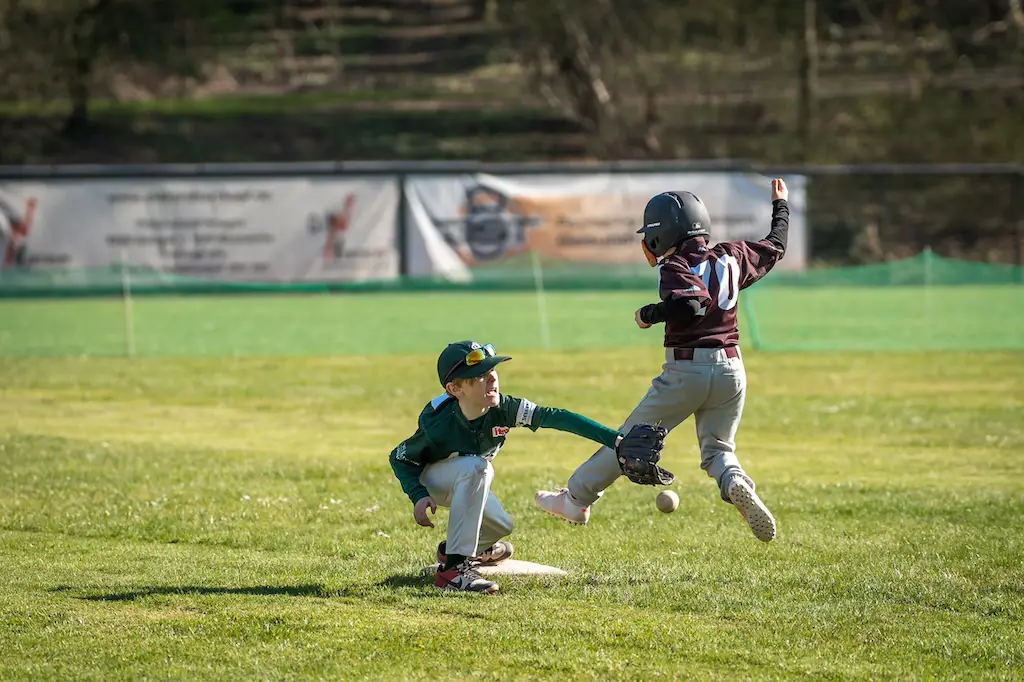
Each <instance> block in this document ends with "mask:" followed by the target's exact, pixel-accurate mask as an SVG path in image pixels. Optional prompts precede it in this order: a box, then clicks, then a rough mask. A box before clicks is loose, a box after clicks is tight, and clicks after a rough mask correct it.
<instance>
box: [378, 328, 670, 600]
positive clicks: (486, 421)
mask: <svg viewBox="0 0 1024 682" xmlns="http://www.w3.org/2000/svg"><path fill="white" fill-rule="evenodd" d="M510 359H511V358H509V357H508V356H503V355H497V354H495V352H494V348H493V347H491V346H490V344H488V345H481V344H479V343H476V342H475V341H458V342H456V343H452V344H449V345H448V347H447V348H445V349H444V351H443V352H442V353H441V355H440V357H439V358H438V360H437V377H438V379H439V380H440V382H441V385H442V386H443V387H444V390H445V392H444V393H442V394H441V395H439V396H437V397H436V398H434V399H433V400H431V401H430V402H429V403H428V404H427V405H426V407H424V408H423V411H422V412H421V413H420V416H419V420H418V424H417V428H416V432H415V433H414V434H413V435H412V436H410V437H409V438H408V439H406V440H405V441H403V442H402V443H400V444H399V445H398V447H396V448H395V449H394V450H392V451H391V456H390V458H389V460H390V462H391V468H392V469H394V472H395V476H396V477H397V478H398V480H399V482H400V483H401V485H402V490H403V491H404V492H405V494H406V495H408V496H409V499H410V500H411V501H412V503H413V517H414V518H415V520H416V523H418V524H419V525H421V526H427V527H431V528H432V527H433V526H434V524H433V523H432V522H431V521H430V518H429V517H428V516H427V510H428V509H429V510H430V511H431V512H432V513H436V512H437V507H438V506H442V507H448V508H449V515H448V532H447V539H446V540H445V541H444V542H442V543H441V544H440V545H439V546H438V548H437V561H438V563H439V566H438V568H437V572H436V574H435V577H434V586H435V587H437V588H439V589H442V590H460V591H466V592H480V593H486V594H490V593H493V592H496V591H497V590H498V586H497V585H496V584H495V583H493V582H491V581H490V580H487V579H486V578H484V577H482V576H481V575H480V573H479V572H478V571H476V570H475V566H477V565H479V564H494V563H498V562H500V561H504V560H505V559H508V558H509V557H511V556H512V543H510V542H508V541H505V540H502V538H504V537H507V536H508V535H509V534H510V533H511V532H512V528H513V526H514V524H513V521H512V518H511V517H510V516H509V515H508V513H507V512H506V511H505V510H504V509H503V508H502V506H501V502H499V501H498V498H497V497H495V496H494V493H492V492H491V490H490V488H491V481H492V480H493V478H494V469H493V468H492V466H491V460H492V459H494V456H495V455H497V454H498V451H499V450H501V447H502V446H503V445H504V444H505V437H506V435H507V434H508V432H509V431H510V430H511V429H513V428H515V427H519V426H525V427H526V428H528V429H530V430H531V431H536V430H537V429H539V428H549V429H557V430H559V431H568V432H570V433H574V434H576V435H578V436H582V437H584V438H587V439H589V440H592V441H594V442H596V443H600V444H601V445H605V446H607V447H609V448H613V449H617V448H618V446H619V443H620V442H621V441H622V438H623V434H621V433H620V432H618V431H616V430H614V429H610V428H608V427H606V426H602V425H601V424H598V423H597V422H594V421H592V420H590V419H588V418H586V417H583V416H581V415H578V414H576V413H574V412H570V411H568V410H561V409H556V408H551V407H540V406H537V405H535V404H534V403H532V402H530V401H529V400H526V399H525V398H514V397H512V396H510V395H507V394H502V393H500V392H499V390H498V372H497V370H496V369H495V368H496V367H497V365H498V364H499V363H502V362H505V361H506V360H510ZM660 446H661V443H660V442H658V443H657V447H658V448H660Z"/></svg>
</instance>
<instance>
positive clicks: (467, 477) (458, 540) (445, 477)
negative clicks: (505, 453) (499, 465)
mask: <svg viewBox="0 0 1024 682" xmlns="http://www.w3.org/2000/svg"><path fill="white" fill-rule="evenodd" d="M493 480H494V467H492V466H491V462H490V461H489V460H486V459H484V458H483V457H477V456H473V455H468V456H464V457H449V458H448V459H443V460H441V461H440V462H435V463H433V464H428V465H427V466H426V467H425V468H424V469H423V473H421V474H420V483H422V484H423V485H424V486H426V488H427V492H428V493H430V497H432V498H433V499H434V502H436V503H437V505H438V506H439V507H448V510H449V511H448V537H447V542H448V546H447V552H448V553H449V554H461V555H463V556H467V557H472V556H477V555H478V554H480V553H481V552H482V551H483V550H485V549H487V548H488V547H490V546H491V545H493V544H494V543H495V542H497V541H498V540H500V539H501V538H503V537H505V536H506V535H509V534H510V533H511V532H512V529H513V528H514V527H515V524H514V523H513V521H512V517H511V516H509V515H508V512H506V511H505V509H504V508H503V507H502V506H501V502H499V501H498V498H497V497H495V496H494V493H492V492H491V481H493Z"/></svg>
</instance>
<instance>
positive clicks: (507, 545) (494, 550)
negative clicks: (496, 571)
mask: <svg viewBox="0 0 1024 682" xmlns="http://www.w3.org/2000/svg"><path fill="white" fill-rule="evenodd" d="M447 548H448V543H447V541H442V542H441V544H439V545H438V546H437V563H439V564H441V565H442V566H444V564H445V561H447V559H448V554H447ZM513 551H514V548H513V547H512V543H511V542H509V541H507V540H498V541H497V542H495V543H494V544H493V545H491V546H490V547H488V548H487V549H485V550H484V551H482V552H480V553H479V554H478V555H476V556H475V557H473V563H476V564H486V565H488V566H491V565H494V564H496V563H499V562H501V561H504V560H505V559H510V558H512V552H513Z"/></svg>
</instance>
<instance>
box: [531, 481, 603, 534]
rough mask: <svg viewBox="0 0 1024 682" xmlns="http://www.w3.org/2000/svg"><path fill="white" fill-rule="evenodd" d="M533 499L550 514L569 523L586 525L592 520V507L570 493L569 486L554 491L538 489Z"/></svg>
mask: <svg viewBox="0 0 1024 682" xmlns="http://www.w3.org/2000/svg"><path fill="white" fill-rule="evenodd" d="M533 501H534V502H535V503H536V504H537V506H538V507H540V508H541V509H543V510H544V511H546V512H547V513H548V514H551V515H552V516H557V517H558V518H560V519H565V520H566V521H568V522H569V523H573V524H576V525H579V526H584V525H586V523H587V521H589V520H590V507H589V506H586V507H585V506H583V505H582V504H581V503H580V502H579V501H577V500H576V498H575V497H573V496H572V495H571V494H570V493H569V489H568V488H561V489H559V490H556V491H554V492H552V491H550V490H538V491H537V492H536V494H534V496H533Z"/></svg>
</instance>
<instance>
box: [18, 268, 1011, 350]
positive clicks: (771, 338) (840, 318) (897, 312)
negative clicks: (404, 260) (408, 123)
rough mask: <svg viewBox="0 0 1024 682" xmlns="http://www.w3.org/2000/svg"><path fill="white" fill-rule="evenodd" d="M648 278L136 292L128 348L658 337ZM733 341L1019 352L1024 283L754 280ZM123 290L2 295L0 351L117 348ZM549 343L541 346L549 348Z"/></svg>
mask: <svg viewBox="0 0 1024 682" xmlns="http://www.w3.org/2000/svg"><path fill="white" fill-rule="evenodd" d="M655 296H656V294H655V292H654V289H651V290H643V289H626V290H609V291H549V292H547V294H546V296H545V301H544V310H545V314H546V319H547V322H548V330H549V331H548V337H547V338H545V335H544V331H543V327H542V324H541V315H540V308H539V305H538V300H537V297H536V295H535V294H534V293H533V292H527V291H523V292H515V291H512V292H507V291H506V292H489V293H483V294H482V293H479V292H451V291H445V292H437V291H435V292H428V291H422V292H405V293H373V294H333V295H332V294H314V295H309V294H303V295H241V296H184V297H182V296H142V297H137V298H134V299H133V300H132V303H131V315H130V322H131V332H130V338H131V339H132V341H131V343H132V349H133V351H134V352H135V354H137V355H139V356H145V357H195V356H238V357H245V356H262V355H278V356H310V355H317V356H329V355H336V354H340V355H349V354H356V355H377V354H381V353H384V354H387V353H410V352H422V351H424V350H429V349H435V348H441V347H443V346H444V344H446V343H447V342H449V341H451V340H455V339H457V338H469V337H473V338H482V339H486V340H487V341H490V342H492V343H494V344H495V345H496V346H500V347H515V348H520V349H536V350H545V349H546V350H573V349H588V348H625V347H638V348H656V347H658V346H659V345H660V344H661V336H660V333H659V332H658V330H656V329H655V330H647V331H644V330H640V329H638V328H637V327H636V326H635V325H634V324H633V322H632V319H633V311H635V310H636V309H637V308H638V307H640V306H642V305H644V304H646V303H650V302H652V301H653V300H655ZM740 307H741V315H740V320H741V326H740V331H741V335H742V337H741V342H742V343H743V344H744V346H746V347H755V346H756V347H758V348H764V349H770V350H831V351H835V350H919V349H930V350H940V349H949V350H975V351H977V350H1024V286H1020V285H987V286H978V285H975V286H971V285H966V286H948V287H927V288H926V287H914V286H903V287H884V286H874V287H852V286H851V287H777V286H776V287H762V288H758V287H755V288H753V289H750V290H748V293H745V294H744V297H742V298H741V301H740ZM125 311H126V307H125V304H124V302H123V301H122V300H121V299H119V298H107V299H96V298H82V299H70V300H69V299H28V300H17V299H7V300H3V299H0V356H5V355H6V356H80V355H88V356H123V355H126V354H127V352H128V350H129V340H128V339H129V334H128V331H127V329H128V328H127V326H126V312H125ZM545 343H546V344H547V347H545Z"/></svg>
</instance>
